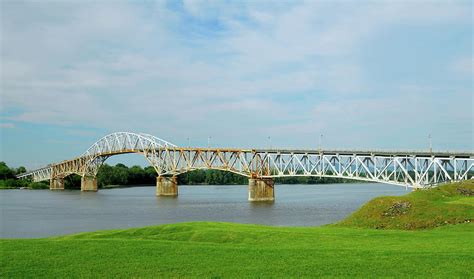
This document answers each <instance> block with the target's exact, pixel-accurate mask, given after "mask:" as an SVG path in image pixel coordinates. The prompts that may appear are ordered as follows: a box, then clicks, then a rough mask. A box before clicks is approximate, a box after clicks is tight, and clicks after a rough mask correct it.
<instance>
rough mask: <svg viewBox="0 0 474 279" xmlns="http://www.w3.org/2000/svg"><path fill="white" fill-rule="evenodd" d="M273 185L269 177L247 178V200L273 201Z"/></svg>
mask: <svg viewBox="0 0 474 279" xmlns="http://www.w3.org/2000/svg"><path fill="white" fill-rule="evenodd" d="M273 186H274V182H273V179H271V178H249V201H274V200H275V192H274V190H273Z"/></svg>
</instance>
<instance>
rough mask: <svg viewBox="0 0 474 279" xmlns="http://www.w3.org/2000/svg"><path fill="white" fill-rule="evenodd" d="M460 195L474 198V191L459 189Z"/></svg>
mask: <svg viewBox="0 0 474 279" xmlns="http://www.w3.org/2000/svg"><path fill="white" fill-rule="evenodd" d="M457 191H458V193H459V194H461V195H463V196H468V197H471V196H474V190H471V189H468V188H458V189H457Z"/></svg>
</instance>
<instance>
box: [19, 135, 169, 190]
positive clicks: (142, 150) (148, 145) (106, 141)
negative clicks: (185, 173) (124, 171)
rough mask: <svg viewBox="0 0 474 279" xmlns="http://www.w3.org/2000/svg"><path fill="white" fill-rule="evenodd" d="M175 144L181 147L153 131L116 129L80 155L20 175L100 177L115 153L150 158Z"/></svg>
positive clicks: (33, 176) (32, 176)
mask: <svg viewBox="0 0 474 279" xmlns="http://www.w3.org/2000/svg"><path fill="white" fill-rule="evenodd" d="M171 147H172V148H176V147H177V146H176V145H174V144H172V143H170V142H168V141H165V140H163V139H160V138H158V137H155V136H152V135H149V134H144V133H130V132H116V133H112V134H109V135H106V136H104V137H102V138H101V139H99V140H98V141H96V142H95V143H94V144H92V145H91V146H90V147H89V148H88V149H87V150H86V151H85V152H84V153H83V154H82V155H81V156H79V157H77V158H74V159H71V160H65V161H62V162H59V163H56V164H51V165H48V166H47V167H44V168H41V169H37V170H34V171H31V172H27V173H24V174H21V175H19V176H18V178H26V177H30V178H32V179H33V181H42V180H48V179H55V178H64V177H65V176H68V175H70V174H78V175H80V176H96V175H97V172H98V170H99V167H100V166H101V165H102V164H103V163H104V162H105V160H107V159H108V158H109V157H111V156H114V155H120V154H127V153H139V154H143V155H145V157H147V156H146V155H147V154H148V152H150V151H151V150H156V149H160V148H165V149H166V148H171Z"/></svg>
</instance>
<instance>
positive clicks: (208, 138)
mask: <svg viewBox="0 0 474 279" xmlns="http://www.w3.org/2000/svg"><path fill="white" fill-rule="evenodd" d="M211 139H212V137H211V136H208V137H207V148H211Z"/></svg>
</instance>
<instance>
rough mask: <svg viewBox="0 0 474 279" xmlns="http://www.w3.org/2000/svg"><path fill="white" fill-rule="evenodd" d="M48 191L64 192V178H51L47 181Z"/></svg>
mask: <svg viewBox="0 0 474 279" xmlns="http://www.w3.org/2000/svg"><path fill="white" fill-rule="evenodd" d="M49 190H64V178H63V177H58V178H52V179H51V180H50V181H49Z"/></svg>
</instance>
